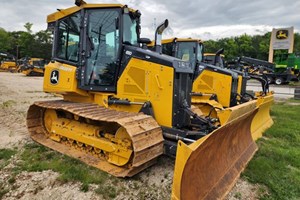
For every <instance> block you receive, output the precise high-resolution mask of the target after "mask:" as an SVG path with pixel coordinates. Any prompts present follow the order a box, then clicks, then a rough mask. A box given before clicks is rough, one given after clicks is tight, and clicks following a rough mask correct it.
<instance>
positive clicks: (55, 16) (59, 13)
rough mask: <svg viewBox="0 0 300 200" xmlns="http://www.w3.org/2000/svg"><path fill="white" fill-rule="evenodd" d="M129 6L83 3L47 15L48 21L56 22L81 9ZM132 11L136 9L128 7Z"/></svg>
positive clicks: (122, 6)
mask: <svg viewBox="0 0 300 200" xmlns="http://www.w3.org/2000/svg"><path fill="white" fill-rule="evenodd" d="M124 7H127V6H126V5H123V4H82V5H81V6H73V7H69V8H66V9H57V10H58V11H57V12H54V13H52V14H50V15H48V16H47V23H51V22H55V21H57V20H59V19H61V18H64V17H66V16H68V15H71V14H73V13H75V12H77V11H79V10H82V9H85V8H124ZM128 9H129V11H130V12H135V10H134V9H131V8H128Z"/></svg>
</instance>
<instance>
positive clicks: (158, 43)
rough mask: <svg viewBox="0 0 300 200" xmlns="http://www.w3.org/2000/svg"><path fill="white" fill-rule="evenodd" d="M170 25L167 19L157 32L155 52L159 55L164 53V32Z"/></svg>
mask: <svg viewBox="0 0 300 200" xmlns="http://www.w3.org/2000/svg"><path fill="white" fill-rule="evenodd" d="M168 25H169V20H168V19H166V20H165V21H164V22H163V23H161V24H160V25H159V26H158V27H157V28H156V31H155V51H156V52H157V53H160V54H161V53H162V49H161V39H162V33H163V32H164V30H165V29H166V28H167V27H168Z"/></svg>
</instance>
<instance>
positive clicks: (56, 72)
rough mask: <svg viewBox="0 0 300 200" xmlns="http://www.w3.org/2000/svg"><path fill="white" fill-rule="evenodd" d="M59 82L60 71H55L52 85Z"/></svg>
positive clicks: (51, 80)
mask: <svg viewBox="0 0 300 200" xmlns="http://www.w3.org/2000/svg"><path fill="white" fill-rule="evenodd" d="M58 80H59V71H58V70H56V69H55V70H53V71H52V72H51V76H50V83H51V84H53V85H56V84H57V83H58Z"/></svg>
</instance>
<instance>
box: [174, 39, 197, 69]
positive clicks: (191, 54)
mask: <svg viewBox="0 0 300 200" xmlns="http://www.w3.org/2000/svg"><path fill="white" fill-rule="evenodd" d="M177 44H178V47H177V48H178V49H177V53H176V55H175V57H176V58H179V59H181V60H184V61H190V62H191V63H193V64H194V63H196V55H195V50H196V43H195V42H178V43H177Z"/></svg>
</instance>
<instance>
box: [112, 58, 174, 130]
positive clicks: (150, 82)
mask: <svg viewBox="0 0 300 200" xmlns="http://www.w3.org/2000/svg"><path fill="white" fill-rule="evenodd" d="M173 79H174V69H173V68H171V67H167V66H163V65H159V64H155V63H152V62H148V61H146V60H140V59H136V58H131V60H130V61H129V63H128V65H127V66H126V68H125V70H124V71H123V73H122V75H121V77H120V79H119V81H118V84H117V88H118V89H117V95H116V97H117V98H120V99H128V100H129V101H132V102H146V101H150V102H151V105H152V108H153V111H154V117H155V119H156V121H157V122H158V123H159V125H161V126H167V127H171V126H172V107H173V87H174V86H173V84H174V80H173Z"/></svg>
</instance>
